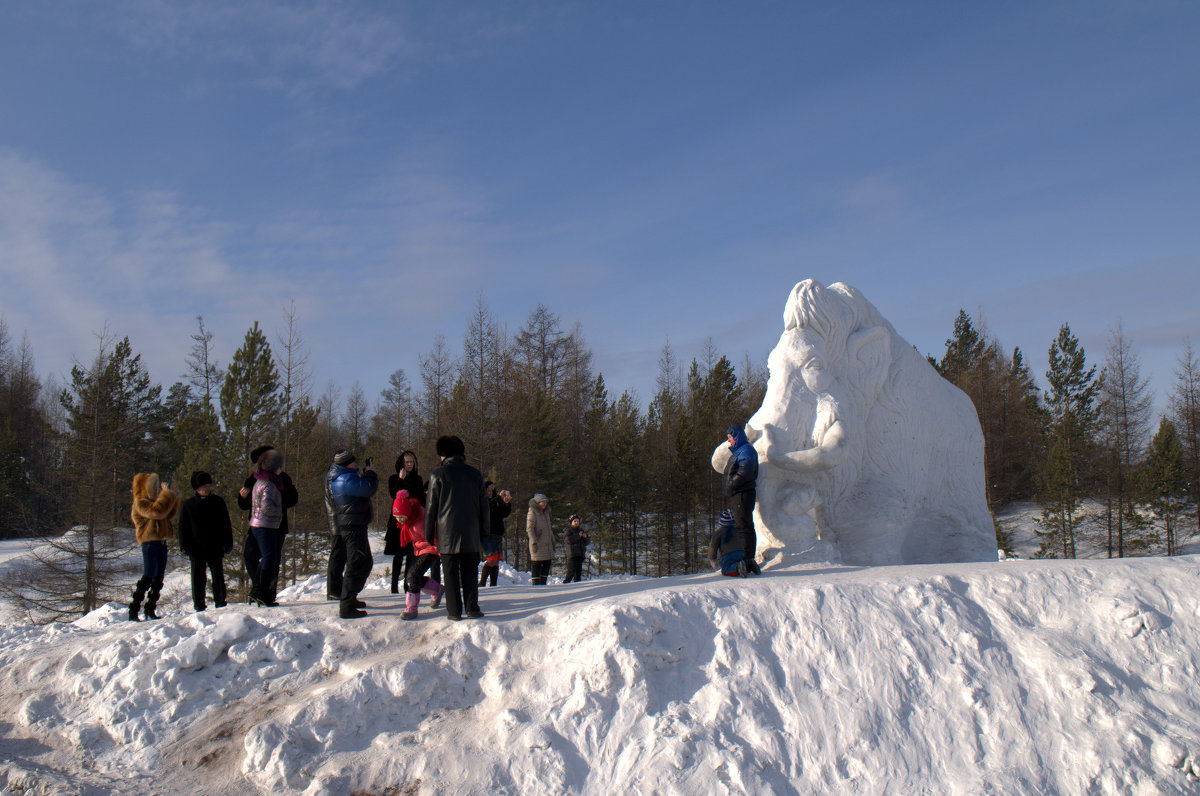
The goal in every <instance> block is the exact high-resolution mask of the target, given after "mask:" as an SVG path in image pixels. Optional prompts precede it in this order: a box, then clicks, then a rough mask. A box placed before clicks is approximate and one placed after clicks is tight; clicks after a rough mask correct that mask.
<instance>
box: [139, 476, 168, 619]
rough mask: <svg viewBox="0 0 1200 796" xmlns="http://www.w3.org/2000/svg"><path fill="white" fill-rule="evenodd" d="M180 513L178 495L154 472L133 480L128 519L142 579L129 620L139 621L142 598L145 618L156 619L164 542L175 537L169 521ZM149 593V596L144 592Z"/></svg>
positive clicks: (164, 566)
mask: <svg viewBox="0 0 1200 796" xmlns="http://www.w3.org/2000/svg"><path fill="white" fill-rule="evenodd" d="M178 511H179V493H178V492H176V491H175V490H174V489H172V488H171V485H170V484H164V483H162V482H161V481H159V479H158V475H157V474H155V473H138V474H137V475H135V476H134V477H133V505H132V506H131V507H130V509H129V518H130V519H131V520H133V527H134V531H135V533H136V535H137V541H138V544H140V545H141V546H142V577H141V578H140V579H139V580H138V582H137V586H135V587H134V590H133V595H132V596H133V600H132V601H131V602H130V603H129V618H130V619H132V620H133V621H134V622H136V621H138V609H139V608H140V607H141V605H142V597H145V598H146V608H145V616H146V618H147V619H158V614H156V613H154V609H155V608H157V607H158V595H159V594H160V593H161V592H162V586H163V576H164V575H166V573H167V540H168V539H170V538H172V537H174V536H175V528H174V527H173V526H172V525H171V520H172V518H174V517H175V514H176V513H177V512H178ZM147 591H149V593H147Z"/></svg>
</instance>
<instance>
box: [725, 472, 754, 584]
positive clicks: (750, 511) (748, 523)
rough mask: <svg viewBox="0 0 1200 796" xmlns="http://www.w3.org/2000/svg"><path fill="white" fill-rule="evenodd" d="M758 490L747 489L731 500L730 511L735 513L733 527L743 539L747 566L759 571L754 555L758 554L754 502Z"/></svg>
mask: <svg viewBox="0 0 1200 796" xmlns="http://www.w3.org/2000/svg"><path fill="white" fill-rule="evenodd" d="M757 494H758V492H757V490H754V489H747V490H746V491H745V492H737V493H735V494H734V495H733V497H731V498H729V509H730V511H731V512H732V513H733V525H734V527H735V528H736V529H737V532H738V536H740V537H742V549H743V550H744V551H746V566H748V567H750V568H751V569H752V570H757V569H758V565H757V564H755V563H754V554H755V553H756V552H758V536H757V535H756V534H755V533H754V501H755V499H756V497H757Z"/></svg>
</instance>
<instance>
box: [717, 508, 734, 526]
mask: <svg viewBox="0 0 1200 796" xmlns="http://www.w3.org/2000/svg"><path fill="white" fill-rule="evenodd" d="M717 524H718V525H720V526H721V527H722V528H732V527H733V526H734V525H735V523H734V521H733V512H731V511H730V510H729V509H725V510H724V511H722V512H721V516H720V517H719V518H718V519H717Z"/></svg>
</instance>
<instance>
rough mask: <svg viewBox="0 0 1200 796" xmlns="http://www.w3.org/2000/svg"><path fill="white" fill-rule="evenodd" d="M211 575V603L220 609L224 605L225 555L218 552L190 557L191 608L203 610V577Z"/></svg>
mask: <svg viewBox="0 0 1200 796" xmlns="http://www.w3.org/2000/svg"><path fill="white" fill-rule="evenodd" d="M207 572H211V573H212V595H213V602H214V603H216V605H217V607H218V608H220V607H221V606H222V605H224V604H225V597H226V590H225V555H224V554H223V553H222V552H221V551H220V550H218V551H217V552H215V553H209V554H207V555H194V556H192V606H193V607H194V608H195V609H196V610H197V611H200V610H203V609H204V608H205V607H206V606H205V605H204V587H205V585H206V584H205V575H206V573H207Z"/></svg>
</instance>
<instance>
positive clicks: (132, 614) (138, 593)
mask: <svg viewBox="0 0 1200 796" xmlns="http://www.w3.org/2000/svg"><path fill="white" fill-rule="evenodd" d="M148 588H150V578H140V579H139V580H138V582H137V585H136V586H135V587H134V588H133V591H132V592H131V593H130V596H132V597H133V599H132V600H131V601H130V603H129V618H130V619H131V620H132V621H134V622H136V621H138V611H139V610H140V609H141V607H142V597H144V596H146V589H148Z"/></svg>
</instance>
